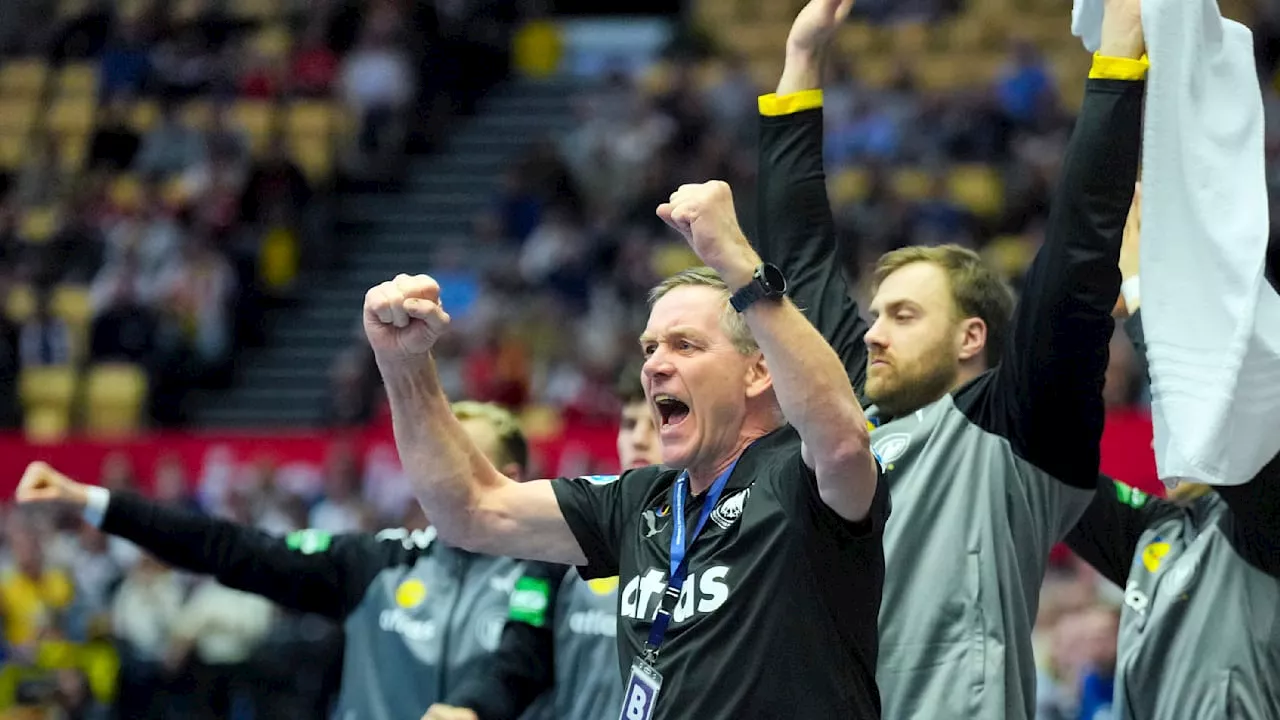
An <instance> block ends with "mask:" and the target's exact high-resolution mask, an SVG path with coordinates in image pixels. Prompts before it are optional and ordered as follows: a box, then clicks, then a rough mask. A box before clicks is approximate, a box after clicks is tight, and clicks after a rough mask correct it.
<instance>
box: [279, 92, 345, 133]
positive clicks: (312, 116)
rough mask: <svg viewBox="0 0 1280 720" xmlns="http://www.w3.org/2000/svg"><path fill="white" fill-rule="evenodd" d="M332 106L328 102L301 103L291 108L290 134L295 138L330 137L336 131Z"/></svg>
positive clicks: (289, 119)
mask: <svg viewBox="0 0 1280 720" xmlns="http://www.w3.org/2000/svg"><path fill="white" fill-rule="evenodd" d="M335 115H336V113H335V111H334V108H333V106H332V105H330V104H329V103H326V102H320V101H313V102H300V103H297V104H295V105H294V106H293V107H291V108H289V118H288V128H289V133H290V134H291V135H295V136H310V137H317V136H325V137H327V136H329V135H331V134H333V130H334V124H335V123H334V116H335Z"/></svg>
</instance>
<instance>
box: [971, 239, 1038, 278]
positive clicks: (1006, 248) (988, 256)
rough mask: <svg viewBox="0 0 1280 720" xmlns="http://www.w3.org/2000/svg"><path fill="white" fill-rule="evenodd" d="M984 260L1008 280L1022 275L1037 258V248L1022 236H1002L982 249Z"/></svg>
mask: <svg viewBox="0 0 1280 720" xmlns="http://www.w3.org/2000/svg"><path fill="white" fill-rule="evenodd" d="M981 254H982V259H983V261H984V262H986V263H987V265H988V266H989V267H992V268H994V269H995V270H996V272H998V273H1000V274H1001V275H1003V276H1004V277H1006V278H1013V277H1017V276H1019V275H1021V274H1022V273H1023V271H1024V270H1026V269H1027V266H1029V265H1030V264H1031V261H1032V259H1034V258H1035V254H1036V251H1035V246H1034V245H1032V243H1031V241H1030V240H1028V239H1027V238H1025V237H1023V236H1021V235H1001V236H1000V237H997V238H995V239H993V240H992V241H991V242H989V243H987V244H986V246H984V247H983V248H982V253H981Z"/></svg>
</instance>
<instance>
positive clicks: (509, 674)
mask: <svg viewBox="0 0 1280 720" xmlns="http://www.w3.org/2000/svg"><path fill="white" fill-rule="evenodd" d="M568 571H569V568H568V567H567V566H564V565H556V564H553V563H541V562H530V563H529V564H528V566H527V567H526V568H525V573H524V576H523V577H521V578H520V580H519V581H518V582H517V583H516V592H533V593H536V594H538V595H541V596H542V597H541V598H539V599H538V600H537V601H536V603H535V604H534V605H535V606H537V605H541V606H542V608H543V610H542V611H541V612H537V611H534V612H532V613H530V612H520V611H519V610H518V609H517V608H516V605H517V604H518V603H519V602H521V600H520V598H519V597H515V598H513V600H512V605H513V612H512V615H513V617H511V618H510V619H508V620H507V624H506V625H505V626H504V627H503V629H502V642H501V643H500V644H499V645H498V649H497V650H495V651H494V652H493V654H492V655H491V656H490V657H489V659H488V661H487V662H486V663H485V668H484V669H485V672H484V673H482V674H478V675H475V676H473V677H471V678H470V679H469V680H468V681H467V682H465V683H464V684H462V685H461V686H460V687H458V688H457V689H456V690H455V691H454V692H452V693H450V695H449V697H448V698H446V699H445V704H446V705H452V706H454V707H464V708H469V709H470V710H472V711H473V712H475V714H476V715H477V716H478V717H479V718H480V720H516V718H519V717H520V716H521V714H522V713H523V712H524V711H525V709H526V708H528V707H529V706H530V705H531V704H533V702H534V701H535V700H537V699H538V698H539V697H540V696H541V695H542V694H543V693H545V692H547V691H549V690H551V689H552V687H553V686H554V685H555V634H554V631H553V628H554V626H555V608H556V603H557V599H558V594H559V591H560V585H561V583H562V582H563V581H564V576H565V573H566V572H568ZM603 670H604V671H605V672H607V671H609V668H604V669H603Z"/></svg>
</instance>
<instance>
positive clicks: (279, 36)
mask: <svg viewBox="0 0 1280 720" xmlns="http://www.w3.org/2000/svg"><path fill="white" fill-rule="evenodd" d="M250 42H251V45H252V47H253V49H254V51H256V52H258V53H260V54H261V55H262V56H263V57H266V58H271V59H276V60H278V59H280V58H284V57H288V55H289V52H290V50H292V49H293V35H291V34H290V33H289V29H288V28H287V27H285V26H284V25H271V26H269V27H265V28H263V29H262V30H259V31H258V32H257V33H255V34H254V36H253V38H252V40H251V41H250Z"/></svg>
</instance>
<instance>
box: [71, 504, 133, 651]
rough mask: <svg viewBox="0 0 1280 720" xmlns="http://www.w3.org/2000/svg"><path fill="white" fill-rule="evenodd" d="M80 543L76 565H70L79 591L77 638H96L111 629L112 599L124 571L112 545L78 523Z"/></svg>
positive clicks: (73, 563)
mask: <svg viewBox="0 0 1280 720" xmlns="http://www.w3.org/2000/svg"><path fill="white" fill-rule="evenodd" d="M75 525H76V526H77V529H78V532H77V533H76V534H77V542H76V544H75V546H74V547H75V550H76V553H75V558H74V562H72V563H69V564H68V567H70V568H71V574H72V578H73V580H74V581H75V587H76V604H75V614H76V616H77V617H76V618H75V620H76V624H77V626H78V627H77V628H76V630H77V632H76V636H77V637H79V638H81V639H87V638H89V637H97V636H99V635H102V634H104V633H105V632H106V631H107V630H108V629H109V627H110V622H109V620H108V615H109V614H110V606H111V598H112V596H113V595H114V594H115V590H116V587H117V586H118V585H119V584H120V581H121V580H122V579H123V576H124V570H125V568H124V567H123V566H122V565H121V564H120V561H119V560H118V559H117V557H116V556H115V555H113V554H112V553H111V543H110V542H109V540H108V538H107V536H106V535H104V534H103V533H102V532H101V531H100V530H98V529H97V528H96V527H94V526H92V525H90V524H89V523H86V522H82V521H80V519H79V518H76V519H75Z"/></svg>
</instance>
